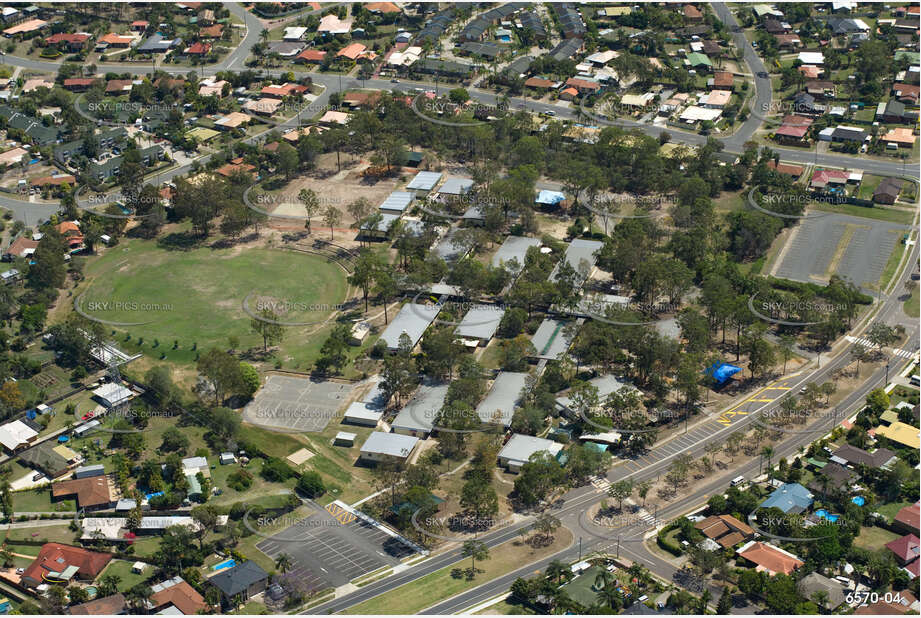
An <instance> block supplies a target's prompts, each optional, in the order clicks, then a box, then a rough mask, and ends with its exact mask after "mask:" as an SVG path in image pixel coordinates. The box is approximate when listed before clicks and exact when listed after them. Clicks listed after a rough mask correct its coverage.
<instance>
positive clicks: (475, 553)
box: [461, 541, 489, 579]
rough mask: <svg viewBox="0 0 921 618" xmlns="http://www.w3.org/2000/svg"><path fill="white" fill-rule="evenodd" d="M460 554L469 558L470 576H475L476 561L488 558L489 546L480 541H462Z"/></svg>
mask: <svg viewBox="0 0 921 618" xmlns="http://www.w3.org/2000/svg"><path fill="white" fill-rule="evenodd" d="M461 556H462V557H464V558H470V578H471V579H472V578H473V577H475V576H476V561H477V560H479V561H480V562H482V561H484V560H489V547H488V546H487V545H486V543H484V542H482V541H464V545H463V546H462V547H461Z"/></svg>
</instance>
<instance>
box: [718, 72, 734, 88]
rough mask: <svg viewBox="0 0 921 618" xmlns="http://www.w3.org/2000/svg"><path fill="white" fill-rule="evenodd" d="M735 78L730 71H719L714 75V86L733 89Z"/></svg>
mask: <svg viewBox="0 0 921 618" xmlns="http://www.w3.org/2000/svg"><path fill="white" fill-rule="evenodd" d="M732 84H733V76H732V73H730V72H729V71H717V72H716V73H714V74H713V85H714V86H716V87H723V88H726V87H729V88H732Z"/></svg>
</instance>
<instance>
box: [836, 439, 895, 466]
mask: <svg viewBox="0 0 921 618" xmlns="http://www.w3.org/2000/svg"><path fill="white" fill-rule="evenodd" d="M896 459H898V456H897V455H896V454H895V453H893V452H892V451H890V450H889V449H887V448H880V449H877V450H875V451H873V452H872V453H869V452H867V451H865V450H863V449H862V448H857V447H856V446H852V445H850V444H845V445H844V446H842V447H840V448H838V449H837V450H836V451H835V452H834V453H832V456H831V460H832V461H835V462H837V463H840V464H842V465H852V466H867V467H868V468H873V469H879V468H884V469H885V468H888V467H889V466H890V465H891V464H892V463H893V462H894V461H895V460H896Z"/></svg>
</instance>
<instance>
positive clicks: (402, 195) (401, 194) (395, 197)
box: [378, 191, 413, 212]
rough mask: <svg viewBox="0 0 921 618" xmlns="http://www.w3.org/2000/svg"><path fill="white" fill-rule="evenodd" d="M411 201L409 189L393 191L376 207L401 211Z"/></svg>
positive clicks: (411, 196) (411, 195)
mask: <svg viewBox="0 0 921 618" xmlns="http://www.w3.org/2000/svg"><path fill="white" fill-rule="evenodd" d="M412 202H413V194H412V193H410V192H409V191H394V192H393V193H391V194H390V195H388V196H387V199H385V200H384V201H383V202H382V203H381V205H380V206H378V209H380V210H392V211H396V212H403V211H404V210H406V208H407V207H408V206H409V205H410V204H412Z"/></svg>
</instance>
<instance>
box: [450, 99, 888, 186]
mask: <svg viewBox="0 0 921 618" xmlns="http://www.w3.org/2000/svg"><path fill="white" fill-rule="evenodd" d="M903 107H904V106H903ZM471 187H473V180H472V179H470V178H462V177H461V176H448V178H447V179H446V180H445V183H444V184H443V185H441V188H439V189H438V192H439V193H446V194H448V195H462V194H464V193H466V192H467V191H469V190H470V188H471Z"/></svg>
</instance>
